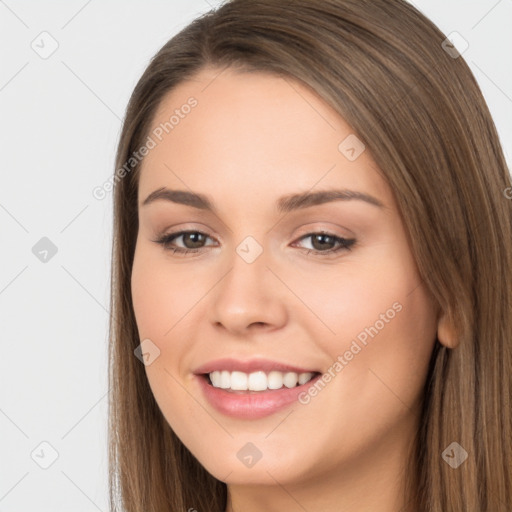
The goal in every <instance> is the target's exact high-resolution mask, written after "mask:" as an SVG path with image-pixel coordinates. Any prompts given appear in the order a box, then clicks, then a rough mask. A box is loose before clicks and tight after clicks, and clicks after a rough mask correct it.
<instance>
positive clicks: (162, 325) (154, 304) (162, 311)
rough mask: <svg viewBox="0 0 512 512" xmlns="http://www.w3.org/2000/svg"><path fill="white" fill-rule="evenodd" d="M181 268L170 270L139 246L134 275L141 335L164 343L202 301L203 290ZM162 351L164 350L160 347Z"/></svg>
mask: <svg viewBox="0 0 512 512" xmlns="http://www.w3.org/2000/svg"><path fill="white" fill-rule="evenodd" d="M190 277H191V276H190V275H189V274H187V273H185V272H180V271H179V269H177V270H176V269H175V270H174V271H172V272H171V271H170V269H169V265H168V263H167V262H166V258H165V257H162V255H161V254H160V251H155V250H154V249H150V248H147V247H145V246H144V244H140V245H139V244H138V246H137V249H136V251H135V258H134V263H133V269H132V276H131V291H132V300H133V308H134V312H135V318H136V322H137V327H138V330H139V335H140V336H141V337H146V338H151V339H152V338H154V339H155V343H157V344H158V343H162V341H164V340H168V339H170V338H171V337H172V335H173V329H174V328H175V325H177V323H178V322H179V323H180V325H179V327H180V329H182V328H183V325H185V324H186V323H187V321H188V318H187V316H188V315H187V311H188V310H190V308H191V307H192V306H193V305H194V304H196V303H198V302H199V299H200V298H201V296H202V295H204V291H203V290H202V287H201V286H200V284H198V282H197V281H191V280H190ZM161 348H162V347H161Z"/></svg>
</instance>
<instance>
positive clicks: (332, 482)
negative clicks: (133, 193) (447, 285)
mask: <svg viewBox="0 0 512 512" xmlns="http://www.w3.org/2000/svg"><path fill="white" fill-rule="evenodd" d="M191 96H193V97H194V98H196V99H197V101H198V105H197V106H196V107H195V108H194V109H192V111H191V112H190V113H189V114H188V115H187V116H184V118H183V119H180V122H179V124H178V125H176V126H175V127H174V129H173V130H172V131H170V132H169V134H168V135H166V136H165V137H163V138H162V141H161V142H159V143H158V144H157V146H156V147H155V148H153V149H152V150H151V151H150V152H149V154H148V155H147V156H146V157H145V159H144V161H143V165H142V171H141V175H140V182H139V190H138V201H139V207H138V211H139V231H138V237H137V245H136V251H135V260H134V264H133V272H132V296H133V306H134V311H135V315H136V321H137V326H138V330H139V335H140V339H141V340H143V339H146V338H149V339H150V340H151V341H152V342H153V343H154V344H155V345H156V346H157V347H158V349H159V350H160V355H159V357H157V358H156V359H155V360H154V361H153V362H152V363H151V364H150V365H148V366H145V369H146V373H147V378H148V380H149V383H150V386H151V389H152V391H153V393H154V396H155V399H156V401H157V403H158V405H159V407H160V408H161V411H162V413H163V414H164V416H165V418H166V419H167V421H168V423H169V424H170V426H171V427H172V429H173V430H174V431H175V432H176V434H177V435H178V437H179V438H180V439H181V440H182V442H183V443H184V444H185V445H186V446H187V448H188V449H189V450H190V451H191V452H192V453H193V454H194V456H195V457H196V458H197V459H198V460H199V462H200V463H201V464H202V465H203V466H204V467H205V468H206V469H207V470H208V471H209V472H210V473H211V474H212V475H213V476H215V477H216V478H217V479H219V480H222V481H224V482H226V483H227V485H228V491H229V500H228V506H227V509H226V510H227V511H242V510H243V511H244V512H259V511H267V512H268V511H278V510H279V511H282V510H287V511H291V512H294V511H297V512H298V511H301V512H303V511H304V510H309V511H315V510H322V511H324V512H329V511H339V510H345V511H350V512H362V511H367V510H372V511H375V512H397V511H398V510H400V511H405V510H408V508H407V507H406V503H405V502H404V500H403V498H402V492H403V471H404V465H405V461H406V457H407V454H408V450H409V448H410V443H411V442H412V439H413V436H414V434H415V432H416V430H417V428H418V405H419V401H420V396H421V393H422V389H423V386H424V383H425V378H426V375H427V366H428V361H429V358H430V355H431V352H432V349H433V346H434V342H435V337H436V331H437V333H438V336H439V339H440V341H441V342H443V343H449V341H450V336H449V326H448V324H447V320H446V319H445V318H444V316H443V315H442V314H440V312H439V311H438V309H437V308H436V306H435V305H434V303H433V301H432V299H431V297H430V295H429V294H428V293H427V291H426V289H425V288H424V286H423V283H422V280H421V279H420V276H419V275H418V270H417V266H416V264H415V261H414V258H413V256H412V253H411V249H410V244H409V241H408V238H407V236H406V232H405V230H404V225H403V222H402V220H401V217H400V215H399V212H398V210H397V207H396V203H395V199H394V195H393V192H392V190H391V189H390V187H389V186H388V185H387V183H386V181H385V180H384V178H383V175H382V173H381V172H380V170H379V169H378V168H377V166H376V164H375V163H374V161H373V160H372V158H371V155H370V152H369V150H368V149H367V150H365V151H363V152H362V154H361V155H360V156H359V157H358V158H357V159H356V160H355V161H350V160H349V159H347V158H346V156H345V155H344V154H343V153H342V152H340V151H339V149H338V145H339V144H340V142H341V141H343V140H344V139H345V138H346V137H347V136H348V135H350V134H352V133H353V130H352V129H351V128H350V126H349V125H348V124H347V123H346V122H345V121H344V120H343V119H342V118H341V117H340V116H339V115H338V114H337V113H336V112H335V111H334V110H333V109H332V108H331V107H330V106H328V105H327V104H326V103H325V102H324V101H323V100H322V99H321V98H320V97H318V96H317V95H316V94H315V93H313V92H312V91H311V90H309V88H307V87H305V86H304V85H302V84H300V83H299V82H296V81H292V80H290V79H287V80H284V79H282V78H279V77H275V76H272V75H269V74H265V73H251V74H249V73H241V72H235V71H234V70H230V69H227V70H224V71H222V73H221V72H220V70H218V69H217V70H215V69H204V70H202V71H201V72H200V73H199V74H198V75H197V76H196V77H195V78H194V79H193V80H190V81H187V82H185V83H182V84H180V85H179V86H178V87H177V88H176V89H174V90H172V91H171V92H170V93H168V94H167V96H166V97H165V98H164V100H163V101H162V103H161V105H160V108H159V109H158V112H157V114H156V116H155V118H154V120H153V128H155V127H157V126H158V125H159V124H160V123H162V122H165V121H166V120H168V119H169V117H170V116H171V115H172V113H173V111H174V110H175V109H176V108H178V109H179V108H180V107H181V106H182V105H183V104H185V103H186V102H187V100H188V98H190V97H191ZM160 187H168V188H171V189H181V190H189V191H194V192H199V193H203V194H206V195H208V196H209V197H210V198H211V200H212V202H213V203H214V204H215V206H216V209H217V214H214V213H211V212H207V211H204V210H199V209H196V208H193V207H191V206H186V205H181V204H175V203H171V202H169V201H164V200H159V201H155V202H153V203H151V204H148V205H146V206H142V205H141V203H142V201H143V200H144V199H145V198H146V197H147V196H148V195H149V194H150V193H151V192H153V191H154V190H156V189H158V188H160ZM331 188H337V189H339V188H347V189H351V190H356V191H360V192H365V193H367V194H371V195H372V196H374V197H375V198H377V199H378V200H379V201H380V202H381V203H382V204H383V207H382V208H379V207H377V206H375V205H372V204H368V203H366V202H364V201H360V200H348V201H334V202H329V203H325V204H320V205H316V206H312V207H309V208H306V209H303V210H297V211H294V212H290V213H288V214H285V215H283V214H279V213H278V212H277V209H276V201H277V199H278V198H279V197H281V196H283V195H286V194H291V193H297V192H305V191H317V190H326V189H331ZM186 230H190V231H196V232H197V231H199V232H202V233H205V234H206V235H207V236H208V237H207V238H206V239H203V246H202V248H200V249H199V252H197V253H190V254H185V255H183V254H177V253H173V252H172V250H171V249H167V250H166V249H165V248H164V247H163V246H162V245H160V244H158V243H156V242H155V241H154V240H156V239H157V238H158V237H159V236H160V235H163V234H168V233H171V232H177V231H186ZM320 230H326V231H327V232H328V233H330V234H333V235H335V236H339V237H344V238H355V239H356V245H355V246H353V247H352V248H351V250H346V249H345V250H341V251H339V252H337V253H333V254H330V255H328V256H325V255H322V254H313V253H310V254H307V249H317V250H319V251H321V250H324V251H325V250H327V249H329V248H333V247H334V248H335V247H338V245H337V244H336V243H334V242H332V240H331V242H329V241H328V242H327V244H329V243H330V244H331V245H326V246H324V249H322V246H321V245H320V246H319V244H315V239H314V237H305V235H307V234H308V233H311V232H318V231H320ZM247 236H252V237H253V238H254V239H255V240H256V241H257V242H258V243H259V245H260V246H261V248H262V249H263V252H262V254H261V255H260V256H259V257H258V258H257V259H256V260H255V261H254V262H253V263H250V264H249V263H247V262H246V261H245V260H244V259H242V258H241V257H240V256H239V255H238V254H237V252H236V248H237V246H238V245H239V244H240V243H241V242H242V241H243V240H244V239H245V238H246V237H247ZM194 241H195V242H196V244H195V245H194ZM174 246H175V247H181V248H193V247H201V244H200V243H199V244H197V240H196V239H191V238H190V237H187V236H185V237H183V236H182V237H178V238H177V239H175V240H174ZM395 303H399V304H400V305H401V310H400V312H397V313H396V315H395V316H394V318H393V319H391V320H389V321H388V322H386V323H385V326H384V327H383V328H382V329H380V330H379V331H378V334H377V335H375V336H374V337H373V338H369V340H368V343H367V345H366V346H364V348H362V350H361V351H360V352H358V353H357V355H356V356H354V357H353V359H352V360H351V361H349V362H348V364H347V365H346V366H345V367H344V368H343V369H342V371H340V372H338V373H337V374H336V376H335V377H334V378H333V379H332V380H331V381H330V382H329V383H328V384H327V385H326V386H325V388H324V389H322V390H321V391H320V392H319V393H318V394H317V395H316V396H315V397H314V398H312V399H311V401H310V402H309V403H308V404H307V405H303V404H299V403H294V404H293V405H292V406H290V407H287V408H285V409H284V410H282V411H280V412H278V413H275V414H272V415H270V416H267V417H264V418H261V419H257V420H247V419H236V418H231V417H228V416H225V415H223V414H221V413H219V412H217V411H216V410H215V409H214V408H213V407H212V406H211V405H210V404H209V403H208V402H207V401H206V400H205V399H204V397H203V395H202V393H201V390H200V388H199V386H198V382H197V380H196V378H195V377H194V375H193V373H192V372H193V370H194V369H195V368H197V367H198V366H199V365H202V364H204V363H205V362H207V361H211V360H213V359H217V358H220V357H233V358H239V359H248V358H253V357H254V358H255V357H263V358H268V359H273V360H278V361H283V362H288V363H290V364H294V365H298V366H300V367H305V368H312V369H320V371H322V372H327V371H328V369H329V368H330V367H332V366H333V363H334V362H335V361H336V358H337V357H338V356H339V355H343V354H344V353H345V352H346V351H347V350H348V349H349V347H350V345H351V343H352V341H353V340H354V339H355V338H356V337H357V335H358V334H359V333H361V331H364V329H365V327H369V326H371V325H375V323H376V321H377V320H379V318H382V317H381V316H380V315H381V314H383V313H385V312H386V311H387V310H389V309H390V308H392V305H393V304H395ZM247 442H251V443H253V444H254V445H255V446H257V448H258V449H259V450H260V451H261V453H262V458H261V459H260V460H259V461H258V462H257V463H256V464H255V465H254V466H252V467H251V468H248V467H246V466H245V465H244V464H242V463H241V462H240V460H239V459H238V458H237V456H236V455H237V452H238V451H239V450H240V449H241V448H242V447H243V446H244V445H245V444H246V443H247Z"/></svg>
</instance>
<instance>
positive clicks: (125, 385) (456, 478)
mask: <svg viewBox="0 0 512 512" xmlns="http://www.w3.org/2000/svg"><path fill="white" fill-rule="evenodd" d="M116 169H117V171H116V177H115V180H114V183H115V196H114V201H115V204H114V247H113V266H112V273H113V285H112V311H113V321H112V323H111V345H110V349H111V351H110V377H111V392H112V395H111V411H110V431H109V432H110V476H111V480H110V486H111V507H112V510H126V511H140V510H144V511H148V512H149V511H170V510H172V511H178V510H179V511H181V510H197V511H206V510H208V511H215V512H217V511H222V512H223V511H226V512H227V511H229V512H232V511H241V510H243V511H244V512H246V511H263V510H267V511H268V510H278V509H279V510H283V509H285V510H289V511H295V510H297V511H299V510H309V511H313V510H322V511H331V510H332V511H334V510H347V511H351V512H359V511H363V510H365V511H366V510H372V511H376V512H388V511H397V510H400V511H401V512H409V511H424V512H434V511H436V512H437V511H440V510H443V511H450V512H451V511H467V512H491V511H492V512H505V510H508V509H509V503H510V502H511V500H512V477H511V475H512V467H511V466H512V465H511V462H512V446H511V439H512V428H511V427H512V425H511V405H510V395H511V393H510V392H511V376H510V367H511V362H512V357H511V348H512V287H511V286H510V282H511V280H512V271H511V269H512V249H511V240H512V202H511V201H510V200H509V199H508V197H507V193H506V191H507V190H510V175H509V173H508V169H507V167H506V163H505V160H504V157H503V153H502V149H501V147H500V144H499V140H498V136H497V134H496V130H495V127H494V124H493V121H492V119H491V116H490V114H489V111H488V108H487V106H486V104H485V101H484V99H483V97H482V94H481V92H480V90H479V88H478V86H477V84H476V81H475V79H474V77H473V76H472V74H471V72H470V70H469V68H468V67H467V65H466V64H465V62H464V61H463V59H462V58H461V57H460V55H459V54H458V53H457V51H456V50H455V49H454V48H453V46H452V45H448V44H447V41H446V36H445V35H443V34H442V33H441V32H440V31H439V29H438V28H437V27H435V26H434V25H433V24H432V23H431V22H430V21H429V20H427V19H426V18H425V17H424V16H423V15H421V14H420V13H419V12H418V11H417V10H416V9H414V8H413V7H412V6H410V5H409V4H407V3H406V2H402V1H400V0H394V1H378V2H375V1H373V0H372V1H369V0H363V1H361V0H324V1H322V2H314V3H313V2H309V1H307V0H293V1H290V2H283V1H276V0H263V1H258V2H254V1H252V0H232V1H230V2H227V3H226V4H224V5H222V6H221V7H220V8H219V9H217V10H216V11H211V12H210V13H208V14H206V15H204V16H202V17H200V18H198V19H197V20H195V21H194V22H193V23H191V24H190V25H189V26H188V27H186V28H185V29H184V30H182V31H181V32H180V33H179V34H178V35H176V36H175V37H173V38H172V39H171V40H170V41H169V42H168V43H167V44H166V45H165V46H164V47H163V48H162V49H161V50H160V51H159V52H158V54H157V55H156V56H155V57H154V58H153V60H152V61H151V63H150V65H149V66H148V68H147V69H146V71H145V72H144V74H143V76H142V77H141V79H140V81H139V83H138V84H137V86H136V88H135V90H134V92H133V95H132V97H131V99H130V103H129V105H128V109H127V114H126V118H125V121H124V125H123V130H122V133H121V138H120V143H119V148H118V155H117V166H116ZM118 506H119V507H120V508H117V507H118Z"/></svg>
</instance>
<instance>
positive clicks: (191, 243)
mask: <svg viewBox="0 0 512 512" xmlns="http://www.w3.org/2000/svg"><path fill="white" fill-rule="evenodd" d="M179 238H182V239H183V240H182V241H183V243H184V244H185V247H184V248H183V247H176V246H174V245H172V243H173V242H174V240H178V239H179ZM206 238H210V237H209V236H208V235H207V234H206V233H202V232H201V231H178V232H177V233H170V234H168V235H164V236H162V237H161V238H159V239H158V240H154V242H156V243H157V244H161V245H162V246H163V247H164V249H165V250H168V251H172V252H173V253H176V252H178V253H183V254H186V253H189V252H198V251H199V250H200V249H202V248H203V246H202V245H201V244H202V243H203V242H204V240H205V239H206Z"/></svg>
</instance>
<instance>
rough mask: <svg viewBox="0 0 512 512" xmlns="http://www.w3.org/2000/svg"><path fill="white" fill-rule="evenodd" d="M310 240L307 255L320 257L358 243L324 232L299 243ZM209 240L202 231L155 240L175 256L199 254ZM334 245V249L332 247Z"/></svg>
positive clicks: (312, 234)
mask: <svg viewBox="0 0 512 512" xmlns="http://www.w3.org/2000/svg"><path fill="white" fill-rule="evenodd" d="M308 238H309V239H311V241H312V246H313V248H312V249H306V251H307V252H306V254H310V253H313V254H315V255H320V256H324V255H330V254H333V253H338V252H340V251H344V250H345V251H349V250H351V248H352V247H353V245H354V244H355V242H356V239H355V238H350V239H347V238H342V237H339V236H336V235H333V234H331V233H327V232H324V231H320V232H314V233H308V234H307V235H303V236H302V237H301V238H300V239H299V241H300V240H305V239H308ZM179 239H182V243H183V244H184V245H185V247H177V246H176V245H175V244H174V242H175V241H176V240H179ZM207 239H210V240H213V239H212V238H211V237H209V236H208V235H207V234H206V233H202V232H201V231H178V232H176V233H170V234H167V235H163V236H162V237H160V238H159V239H157V240H154V242H156V243H158V244H160V245H162V246H163V247H164V249H165V250H167V251H172V252H173V254H174V253H180V254H187V253H191V252H193V253H195V252H199V251H200V250H201V249H203V248H205V247H208V246H205V245H204V242H205V240H207ZM295 243H297V242H295ZM333 245H334V247H332V246H333Z"/></svg>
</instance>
